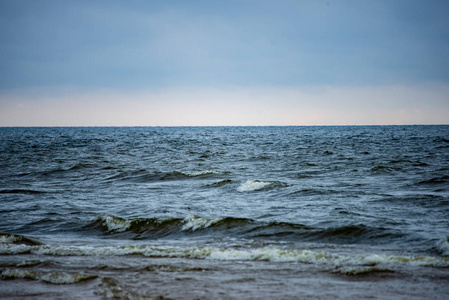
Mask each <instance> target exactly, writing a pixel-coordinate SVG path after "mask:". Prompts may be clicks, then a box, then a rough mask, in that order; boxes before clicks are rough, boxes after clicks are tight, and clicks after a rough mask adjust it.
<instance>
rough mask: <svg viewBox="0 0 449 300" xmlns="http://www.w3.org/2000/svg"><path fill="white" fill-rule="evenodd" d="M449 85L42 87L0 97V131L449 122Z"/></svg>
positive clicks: (0, 95) (4, 94)
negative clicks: (1, 128) (134, 89)
mask: <svg viewBox="0 0 449 300" xmlns="http://www.w3.org/2000/svg"><path fill="white" fill-rule="evenodd" d="M448 95H449V86H447V85H423V86H382V87H332V86H321V87H317V86H313V87H302V88H298V87H295V88H273V87H271V88H262V87H252V88H229V89H214V88H178V89H160V90H148V91H139V92H123V91H117V90H84V91H82V90H77V89H49V90H48V89H39V90H29V91H25V92H24V91H21V92H15V93H3V94H0V126H239V125H257V126H259V125H389V124H449V96H448Z"/></svg>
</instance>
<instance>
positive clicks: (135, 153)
mask: <svg viewBox="0 0 449 300" xmlns="http://www.w3.org/2000/svg"><path fill="white" fill-rule="evenodd" d="M0 162H1V163H0V231H2V232H3V233H0V272H1V275H0V276H1V280H0V296H1V297H6V298H14V297H16V298H23V297H28V298H58V297H61V298H62V297H63V298H86V299H89V298H92V299H97V298H98V299H102V298H112V297H119V298H136V299H139V298H142V299H146V298H158V297H159V299H161V298H164V297H165V298H175V299H198V298H199V299H228V298H231V299H232V298H245V299H256V298H280V299H291V298H301V299H302V298H312V299H314V298H319V299H336V298H340V299H363V298H379V299H389V298H390V299H445V298H446V296H447V295H448V294H449V284H448V283H449V241H448V239H449V237H448V235H449V126H357V127H351V126H344V127H213V128H208V127H195V128H149V127H148V128H147V127H144V128H1V129H0Z"/></svg>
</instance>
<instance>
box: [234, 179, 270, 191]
mask: <svg viewBox="0 0 449 300" xmlns="http://www.w3.org/2000/svg"><path fill="white" fill-rule="evenodd" d="M272 184H273V182H263V181H259V180H248V181H246V182H245V183H243V184H242V185H240V186H239V187H238V188H237V190H238V191H239V192H251V191H257V190H261V189H263V188H266V187H268V186H270V185H272Z"/></svg>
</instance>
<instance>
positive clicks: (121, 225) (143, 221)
mask: <svg viewBox="0 0 449 300" xmlns="http://www.w3.org/2000/svg"><path fill="white" fill-rule="evenodd" d="M86 227H87V228H94V229H97V230H100V231H101V232H103V234H105V235H118V236H120V237H121V238H130V239H155V238H161V237H166V236H172V237H179V236H190V235H195V236H198V235H204V236H214V237H217V236H226V237H235V238H250V239H267V240H281V241H282V240H285V241H315V242H316V241H318V242H333V243H364V242H367V241H369V240H373V239H383V240H385V239H393V240H394V239H399V238H402V237H403V235H402V233H401V232H398V231H394V230H391V229H387V228H383V227H370V226H366V225H363V224H357V225H347V226H337V227H328V228H319V227H310V226H306V225H303V224H295V223H288V222H260V221H256V220H252V219H247V218H236V217H224V218H203V217H200V216H188V217H186V218H168V219H158V218H136V219H124V218H120V217H116V216H111V215H109V216H102V217H97V218H96V219H95V220H94V221H93V222H91V223H90V224H88V225H87V226H86Z"/></svg>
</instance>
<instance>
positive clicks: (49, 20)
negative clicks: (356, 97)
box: [0, 0, 449, 122]
mask: <svg viewBox="0 0 449 300" xmlns="http://www.w3.org/2000/svg"><path fill="white" fill-rule="evenodd" d="M448 15H449V2H447V1H437V0H431V1H416V0H408V1H401V0H395V1H381V0H380V1H355V0H352V1H332V0H328V1H325V0H323V1H322V0H310V1H287V0H285V1H248V0H247V1H63V0H60V1H45V0H41V1H27V0H25V1H24V0H19V1H4V0H1V1H0V41H1V44H0V69H1V70H2V72H0V91H1V92H2V94H3V98H0V99H3V103H6V102H5V101H6V100H5V99H9V100H8V103H11V100H10V99H11V97H10V96H11V95H12V94H14V93H18V94H21V95H22V96H23V91H24V90H33V91H36V90H37V91H40V93H44V94H48V93H60V91H61V90H67V89H66V88H67V87H70V88H74V89H79V90H82V91H83V92H86V91H91V92H92V93H93V94H95V95H98V91H99V90H115V91H120V93H121V92H123V91H128V92H130V91H147V92H148V93H150V94H151V93H152V92H151V91H158V90H161V89H162V90H163V89H166V90H173V89H180V88H181V89H183V90H184V91H185V90H186V89H190V88H195V89H197V90H201V89H202V88H203V89H204V88H209V89H210V88H212V89H219V90H222V91H229V90H232V89H234V90H236V89H242V88H254V89H260V88H261V87H264V88H272V89H276V88H278V89H280V90H285V89H304V88H306V89H307V88H310V87H329V86H332V87H342V88H343V87H345V88H355V87H368V88H370V87H379V88H380V89H382V90H383V91H384V87H385V86H408V87H413V88H415V87H416V86H423V85H424V86H426V87H425V89H428V86H429V85H438V86H439V87H441V86H444V85H447V84H449V59H448V58H449V18H447V16H448ZM51 89H53V90H52V91H50V90H51ZM44 90H45V91H44ZM443 90H444V88H443ZM108 93H109V92H108ZM300 94H301V93H300ZM438 95H439V96H438V97H439V98H438V99H437V100H435V103H442V102H445V99H444V98H443V99H441V97H443V96H442V95H443V93H438ZM16 96H17V95H16ZM22 96H21V97H22ZM68 96H69V95H68ZM27 97H28V98H27V99H28V100H30V99H31V98H32V97H31V96H27ZM38 98H39V99H42V97H41V96H39V97H38ZM124 98H125V97H124ZM149 98H152V97H149ZM184 98H185V99H186V100H185V101H188V99H190V96H189V95H186V96H185V97H184ZM20 99H22V100H24V101H25V100H26V99H24V98H23V97H22V98H20ZM140 99H141V100H142V101H145V100H143V98H140ZM0 101H1V100H0ZM147 101H148V100H147ZM360 101H362V100H360ZM416 101H418V100H416ZM422 101H424V100H422ZM426 101H430V102H428V103H432V101H433V100H432V99H427V100H426ZM448 101H449V100H448ZM1 103H2V102H0V105H1ZM4 105H6V104H4ZM443 121H444V120H443ZM429 122H430V121H429ZM440 122H441V121H440Z"/></svg>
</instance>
